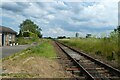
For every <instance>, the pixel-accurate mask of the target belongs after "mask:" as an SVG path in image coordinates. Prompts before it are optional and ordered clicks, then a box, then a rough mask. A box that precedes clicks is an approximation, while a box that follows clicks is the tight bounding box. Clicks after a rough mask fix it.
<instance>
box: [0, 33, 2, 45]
mask: <svg viewBox="0 0 120 80" xmlns="http://www.w3.org/2000/svg"><path fill="white" fill-rule="evenodd" d="M0 46H2V33H0Z"/></svg>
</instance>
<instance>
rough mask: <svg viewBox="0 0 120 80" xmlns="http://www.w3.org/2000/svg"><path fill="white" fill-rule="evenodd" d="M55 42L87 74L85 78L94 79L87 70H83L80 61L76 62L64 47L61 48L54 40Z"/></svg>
mask: <svg viewBox="0 0 120 80" xmlns="http://www.w3.org/2000/svg"><path fill="white" fill-rule="evenodd" d="M55 43H56V44H57V45H58V46H59V47H60V49H61V50H62V51H63V52H64V53H65V54H66V55H67V56H68V57H69V58H71V59H72V60H73V61H74V63H75V64H76V65H77V66H78V67H80V68H81V69H82V71H83V73H84V74H85V75H86V76H87V79H89V80H95V79H94V77H93V76H92V75H91V74H90V73H89V72H88V71H87V70H85V68H84V67H83V66H82V65H80V63H78V62H77V61H76V60H75V59H74V58H72V57H71V56H70V55H69V54H68V53H67V52H66V51H65V50H64V49H62V48H61V46H60V45H59V44H58V43H57V42H56V41H55Z"/></svg>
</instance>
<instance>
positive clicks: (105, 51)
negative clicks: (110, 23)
mask: <svg viewBox="0 0 120 80" xmlns="http://www.w3.org/2000/svg"><path fill="white" fill-rule="evenodd" d="M60 41H61V42H63V43H65V44H67V45H69V46H72V47H76V48H78V49H80V50H82V51H83V52H86V53H89V54H91V55H97V56H101V57H102V58H104V59H107V60H109V61H115V62H118V60H119V57H118V50H119V48H118V41H117V39H116V38H81V39H80V38H73V39H67V40H64V39H63V40H60Z"/></svg>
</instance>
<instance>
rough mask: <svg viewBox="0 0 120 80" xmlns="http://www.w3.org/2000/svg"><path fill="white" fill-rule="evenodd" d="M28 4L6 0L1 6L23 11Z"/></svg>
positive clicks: (6, 8) (14, 10) (10, 9)
mask: <svg viewBox="0 0 120 80" xmlns="http://www.w3.org/2000/svg"><path fill="white" fill-rule="evenodd" d="M28 6H29V4H27V3H21V2H16V3H15V2H14V3H13V2H4V3H2V5H1V8H2V9H4V10H8V11H12V12H22V11H23V10H24V9H25V8H27V7H28Z"/></svg>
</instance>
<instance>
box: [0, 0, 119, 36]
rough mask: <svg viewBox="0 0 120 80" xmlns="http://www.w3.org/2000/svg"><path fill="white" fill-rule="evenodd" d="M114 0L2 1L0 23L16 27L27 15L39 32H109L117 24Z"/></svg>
mask: <svg viewBox="0 0 120 80" xmlns="http://www.w3.org/2000/svg"><path fill="white" fill-rule="evenodd" d="M118 1H119V0H111V1H110V0H104V1H100V0H99V1H89V2H87V1H86V2H83V1H79V2H78V1H77V2H75V1H71V2H70V1H62V0H59V1H55V0H52V1H49V2H47V1H46V2H38V1H37V2H36V1H34V2H33V1H32V0H31V1H26V0H22V1H19V0H17V1H15V0H14V1H12V2H10V1H9V0H7V1H5V0H3V1H2V4H0V9H1V10H2V13H0V17H1V19H0V21H1V20H2V23H0V25H3V26H6V27H10V28H12V29H13V30H15V31H17V32H18V31H19V24H20V23H22V21H23V20H25V19H31V20H32V21H34V22H35V23H36V24H37V25H38V26H39V27H41V28H42V34H43V36H51V37H56V36H64V35H65V36H75V33H76V32H79V35H80V36H84V35H86V34H87V33H91V34H95V35H99V34H101V33H109V32H111V31H112V30H113V29H114V28H117V25H118Z"/></svg>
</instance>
